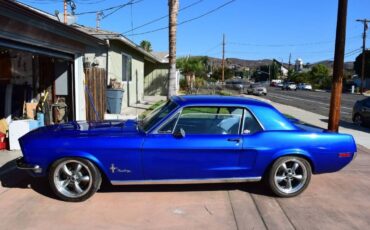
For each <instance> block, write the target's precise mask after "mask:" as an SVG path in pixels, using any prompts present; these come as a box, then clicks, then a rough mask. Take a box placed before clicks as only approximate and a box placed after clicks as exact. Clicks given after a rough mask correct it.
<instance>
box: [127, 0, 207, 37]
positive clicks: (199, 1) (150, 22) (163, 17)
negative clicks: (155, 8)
mask: <svg viewBox="0 0 370 230" xmlns="http://www.w3.org/2000/svg"><path fill="white" fill-rule="evenodd" d="M203 1H204V0H198V1H196V2H194V3H191V4H190V5H188V6H185V7H183V8H180V9H179V12H180V11H184V10H186V9H188V8H190V7H193V6H195V5H197V4H199V3H201V2H203ZM168 16H169V15H168V14H166V15H164V16H162V17H159V18H156V19H153V20H151V21H149V22H146V23H144V24H142V25H140V26H137V27H135V28H133V29H132V30H128V31H126V32H123V33H122V34H126V33H128V32H132V31H134V30H137V29H140V28H142V27H144V26H147V25H150V24H153V23H155V22H158V21H160V20H162V19H165V18H168Z"/></svg>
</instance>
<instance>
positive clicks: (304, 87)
mask: <svg viewBox="0 0 370 230" xmlns="http://www.w3.org/2000/svg"><path fill="white" fill-rule="evenodd" d="M297 88H298V89H300V90H312V85H311V84H308V83H299V84H298V86H297Z"/></svg>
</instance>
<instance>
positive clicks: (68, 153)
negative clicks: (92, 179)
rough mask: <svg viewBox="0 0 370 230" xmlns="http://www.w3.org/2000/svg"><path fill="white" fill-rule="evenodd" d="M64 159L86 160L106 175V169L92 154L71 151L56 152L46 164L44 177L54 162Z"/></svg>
mask: <svg viewBox="0 0 370 230" xmlns="http://www.w3.org/2000/svg"><path fill="white" fill-rule="evenodd" d="M66 157H80V158H84V159H87V160H89V161H91V162H92V163H93V164H95V165H96V166H97V167H98V168H99V169H100V171H101V172H102V173H104V174H105V175H107V171H106V168H105V167H104V166H103V164H102V162H101V161H100V160H99V159H98V158H96V157H95V156H93V155H92V154H90V153H88V152H85V151H73V150H64V151H62V152H58V153H57V154H55V157H53V158H51V159H50V161H49V162H47V166H46V169H47V170H44V173H45V175H46V173H48V172H49V169H50V167H51V165H52V164H53V163H54V162H55V161H57V160H59V159H61V158H66Z"/></svg>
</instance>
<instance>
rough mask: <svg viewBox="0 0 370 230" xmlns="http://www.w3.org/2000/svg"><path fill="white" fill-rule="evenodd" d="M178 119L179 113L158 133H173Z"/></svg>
mask: <svg viewBox="0 0 370 230" xmlns="http://www.w3.org/2000/svg"><path fill="white" fill-rule="evenodd" d="M178 117H179V113H178V114H176V115H175V116H173V117H172V118H171V119H170V120H169V121H167V123H166V124H164V125H163V126H162V128H160V129H159V130H158V133H172V132H173V129H174V128H175V125H176V121H177V118H178Z"/></svg>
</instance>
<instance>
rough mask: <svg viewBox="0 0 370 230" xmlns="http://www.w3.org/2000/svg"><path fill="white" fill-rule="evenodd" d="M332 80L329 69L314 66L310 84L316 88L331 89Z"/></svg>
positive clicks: (319, 65)
mask: <svg viewBox="0 0 370 230" xmlns="http://www.w3.org/2000/svg"><path fill="white" fill-rule="evenodd" d="M331 81H332V78H331V77H330V76H329V69H328V68H327V67H326V66H325V65H323V64H318V65H314V66H313V67H312V69H311V71H310V77H309V82H310V83H311V84H312V85H313V86H314V87H315V88H323V89H329V88H330V86H331Z"/></svg>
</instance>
